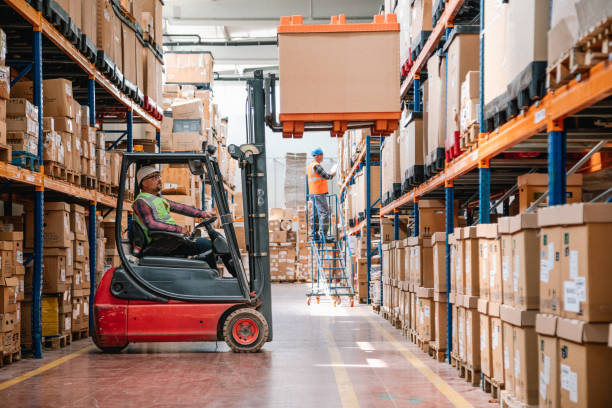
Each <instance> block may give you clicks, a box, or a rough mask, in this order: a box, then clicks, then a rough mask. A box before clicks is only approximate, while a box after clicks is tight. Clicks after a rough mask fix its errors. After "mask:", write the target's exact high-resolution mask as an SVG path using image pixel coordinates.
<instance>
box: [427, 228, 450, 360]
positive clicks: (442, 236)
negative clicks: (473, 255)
mask: <svg viewBox="0 0 612 408" xmlns="http://www.w3.org/2000/svg"><path fill="white" fill-rule="evenodd" d="M431 247H432V266H433V302H434V307H433V310H434V326H433V327H434V328H433V339H432V340H431V341H430V342H429V347H430V350H431V352H430V355H431V356H432V357H433V358H434V359H436V360H438V361H444V360H445V358H446V340H447V339H446V330H447V327H446V316H447V308H446V301H447V297H446V293H447V288H446V281H447V279H446V233H445V232H435V233H433V234H432V236H431Z"/></svg>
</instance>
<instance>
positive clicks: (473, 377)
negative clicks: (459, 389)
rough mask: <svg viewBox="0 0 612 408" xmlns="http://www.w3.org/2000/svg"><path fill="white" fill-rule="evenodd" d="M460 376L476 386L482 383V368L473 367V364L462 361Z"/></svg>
mask: <svg viewBox="0 0 612 408" xmlns="http://www.w3.org/2000/svg"><path fill="white" fill-rule="evenodd" d="M459 377H461V378H464V379H465V381H467V382H469V383H470V384H472V386H474V387H478V386H479V385H480V369H477V368H474V367H472V365H471V364H467V363H463V362H462V363H461V365H460V368H459Z"/></svg>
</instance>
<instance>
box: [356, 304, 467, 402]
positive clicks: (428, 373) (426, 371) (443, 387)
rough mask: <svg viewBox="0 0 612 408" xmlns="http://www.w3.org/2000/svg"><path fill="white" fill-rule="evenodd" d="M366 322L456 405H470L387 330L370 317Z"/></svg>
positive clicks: (367, 317)
mask: <svg viewBox="0 0 612 408" xmlns="http://www.w3.org/2000/svg"><path fill="white" fill-rule="evenodd" d="M366 319H367V320H368V322H369V323H370V324H371V325H372V326H374V328H376V330H378V331H379V332H380V334H382V335H383V337H384V338H385V339H386V340H387V341H388V342H389V343H391V344H393V347H395V348H396V349H397V350H398V351H399V352H400V353H402V355H403V356H404V357H405V358H406V360H408V361H409V362H410V364H412V365H413V366H414V368H416V369H417V370H419V372H420V373H421V374H423V375H424V376H425V378H427V379H428V380H429V382H431V383H432V384H433V385H435V387H436V388H437V389H438V390H439V391H440V392H441V393H442V394H443V395H444V396H445V397H446V398H447V399H448V400H449V401H450V402H452V403H453V405H455V406H456V407H472V406H473V405H472V404H470V403H469V402H468V401H467V400H466V399H465V398H463V397H462V396H461V394H459V393H458V392H457V391H455V389H454V388H453V387H451V386H450V385H448V383H447V382H446V381H444V380H443V379H442V378H440V376H439V375H438V374H436V373H434V372H433V371H432V370H431V369H430V368H429V367H428V366H427V364H425V363H424V362H423V361H421V360H420V359H419V358H418V357H416V356H415V355H414V354H412V352H411V351H410V350H408V348H407V347H406V346H405V345H403V344H402V343H400V342H399V341H397V340H396V339H395V337H393V335H392V334H391V333H389V332H388V331H387V330H385V329H383V328H382V326H381V325H379V324H378V323H377V322H375V321H374V320H372V318H371V317H369V316H366Z"/></svg>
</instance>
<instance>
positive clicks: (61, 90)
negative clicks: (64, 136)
mask: <svg viewBox="0 0 612 408" xmlns="http://www.w3.org/2000/svg"><path fill="white" fill-rule="evenodd" d="M11 97H12V98H26V99H28V100H29V101H30V102H32V101H33V92H32V81H26V80H23V79H22V80H21V81H19V82H17V83H16V84H15V86H13V87H12V88H11ZM72 101H73V98H72V82H70V81H69V80H67V79H63V78H57V79H45V80H44V81H43V112H44V115H45V116H53V117H56V116H57V117H62V116H65V117H68V118H74V114H75V112H74V111H73V109H72Z"/></svg>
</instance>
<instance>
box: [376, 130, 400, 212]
mask: <svg viewBox="0 0 612 408" xmlns="http://www.w3.org/2000/svg"><path fill="white" fill-rule="evenodd" d="M398 133H399V132H397V131H396V132H393V133H392V134H391V135H390V136H388V137H386V138H385V144H384V146H383V149H382V160H381V165H382V169H381V172H382V175H381V177H382V188H381V192H382V194H383V202H387V201H391V200H393V199H394V198H396V197H399V193H400V190H401V182H402V180H401V175H400V163H399V162H400V145H399V135H398Z"/></svg>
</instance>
